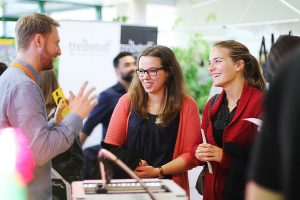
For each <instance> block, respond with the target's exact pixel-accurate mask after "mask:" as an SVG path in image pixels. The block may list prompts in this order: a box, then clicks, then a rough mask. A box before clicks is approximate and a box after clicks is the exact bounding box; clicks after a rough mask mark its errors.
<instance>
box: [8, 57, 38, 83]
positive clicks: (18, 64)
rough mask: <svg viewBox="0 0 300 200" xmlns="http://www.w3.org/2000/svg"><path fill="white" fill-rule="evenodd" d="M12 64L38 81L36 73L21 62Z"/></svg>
mask: <svg viewBox="0 0 300 200" xmlns="http://www.w3.org/2000/svg"><path fill="white" fill-rule="evenodd" d="M10 65H11V66H12V67H17V68H19V69H22V70H23V71H24V72H25V73H26V74H27V75H28V76H29V77H30V78H31V79H32V80H33V81H34V82H35V81H36V80H35V77H34V75H33V74H32V72H31V71H30V70H29V69H28V68H27V67H25V66H24V65H22V64H21V63H18V62H12V63H11V64H10Z"/></svg>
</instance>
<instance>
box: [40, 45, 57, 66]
mask: <svg viewBox="0 0 300 200" xmlns="http://www.w3.org/2000/svg"><path fill="white" fill-rule="evenodd" d="M40 60H41V64H42V65H43V66H42V67H43V71H44V70H51V69H53V67H54V66H53V58H51V55H50V53H49V52H48V50H47V45H46V44H45V46H44V48H43V50H42V52H41V55H40Z"/></svg>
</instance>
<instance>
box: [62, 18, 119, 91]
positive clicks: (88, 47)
mask: <svg viewBox="0 0 300 200" xmlns="http://www.w3.org/2000/svg"><path fill="white" fill-rule="evenodd" d="M120 29H121V25H120V24H118V23H103V22H86V21H85V22H83V21H61V22H60V27H59V35H60V47H61V51H62V55H61V56H60V58H59V67H58V75H59V76H58V80H59V84H60V86H61V87H62V89H63V91H64V93H65V96H66V97H68V96H69V94H68V91H69V90H72V91H73V92H76V93H77V92H78V91H79V88H80V86H81V85H82V84H83V83H84V81H89V86H96V94H97V95H98V94H99V93H100V92H101V91H103V90H105V89H107V88H108V87H110V86H112V85H113V84H115V83H116V81H117V79H116V75H115V71H114V67H113V64H112V61H113V58H114V57H115V56H116V55H117V54H118V53H119V52H120V32H121V31H120Z"/></svg>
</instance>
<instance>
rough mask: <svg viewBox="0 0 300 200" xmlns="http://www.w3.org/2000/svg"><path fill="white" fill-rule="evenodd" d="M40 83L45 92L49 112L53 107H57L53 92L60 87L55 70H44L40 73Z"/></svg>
mask: <svg viewBox="0 0 300 200" xmlns="http://www.w3.org/2000/svg"><path fill="white" fill-rule="evenodd" d="M38 85H39V86H40V88H41V90H42V92H43V96H44V99H45V104H46V109H47V113H48V114H49V111H50V110H51V109H52V108H55V107H56V104H55V101H54V99H53V97H52V92H54V90H56V89H57V88H58V87H59V85H58V82H57V78H56V75H55V74H54V71H53V70H47V71H42V72H41V73H40V79H39V81H38Z"/></svg>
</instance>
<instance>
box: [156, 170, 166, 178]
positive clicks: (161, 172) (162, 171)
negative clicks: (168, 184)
mask: <svg viewBox="0 0 300 200" xmlns="http://www.w3.org/2000/svg"><path fill="white" fill-rule="evenodd" d="M158 169H159V176H158V178H164V177H165V175H164V170H163V168H162V167H159V168H158Z"/></svg>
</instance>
